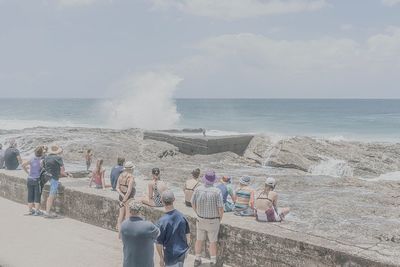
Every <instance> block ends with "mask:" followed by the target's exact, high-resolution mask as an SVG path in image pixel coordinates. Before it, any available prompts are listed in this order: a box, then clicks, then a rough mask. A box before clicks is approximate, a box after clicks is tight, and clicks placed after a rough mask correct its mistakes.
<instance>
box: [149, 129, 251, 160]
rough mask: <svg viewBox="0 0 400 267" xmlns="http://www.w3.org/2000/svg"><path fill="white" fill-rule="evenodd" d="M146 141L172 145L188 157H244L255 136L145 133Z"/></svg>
mask: <svg viewBox="0 0 400 267" xmlns="http://www.w3.org/2000/svg"><path fill="white" fill-rule="evenodd" d="M144 139H152V140H156V141H162V142H167V143H170V144H172V145H174V146H176V147H178V149H179V151H180V152H181V153H184V154H187V155H195V154H202V155H208V154H215V153H220V152H227V151H231V152H233V153H236V154H238V155H243V154H244V152H245V150H246V148H247V146H248V145H249V143H250V141H251V140H252V139H253V136H250V135H240V136H221V137H216V136H210V137H189V136H178V135H173V134H167V133H160V132H145V133H144Z"/></svg>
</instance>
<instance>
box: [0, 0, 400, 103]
mask: <svg viewBox="0 0 400 267" xmlns="http://www.w3.org/2000/svg"><path fill="white" fill-rule="evenodd" d="M399 74H400V0H0V97H29V98H30V97H46V98H54V97H57V98H70V97H73V98H104V97H106V98H118V97H119V96H121V95H122V92H123V90H125V91H126V90H128V91H129V90H130V89H129V88H130V87H129V83H131V82H132V83H134V84H135V81H132V80H134V79H139V80H140V79H141V78H140V77H147V78H148V77H152V78H151V79H152V80H154V83H151V82H150V83H149V82H146V83H144V84H145V86H149V87H154V88H152V90H153V91H154V92H157V90H163V88H164V87H165V86H160V88H159V89H158V87H157V86H158V85H160V84H161V85H162V84H165V83H169V81H171V80H173V81H174V82H173V84H174V86H175V87H174V88H173V89H172V92H171V90H170V91H169V92H168V94H170V93H171V94H172V95H173V96H174V97H179V98H400V86H399V85H400V83H399V81H400V75H399ZM137 77H139V78H137ZM147 78H146V79H147ZM164 80H165V82H164ZM127 83H128V86H126V84H127ZM136 84H137V82H136ZM168 88H169V87H168ZM142 90H143V89H142ZM144 90H146V88H145V89H144Z"/></svg>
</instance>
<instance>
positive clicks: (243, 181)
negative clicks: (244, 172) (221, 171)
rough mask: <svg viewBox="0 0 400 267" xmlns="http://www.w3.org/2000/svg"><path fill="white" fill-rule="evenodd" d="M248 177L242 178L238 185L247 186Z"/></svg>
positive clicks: (248, 182)
mask: <svg viewBox="0 0 400 267" xmlns="http://www.w3.org/2000/svg"><path fill="white" fill-rule="evenodd" d="M250 180H251V179H250V177H249V176H244V177H242V178H240V180H239V183H241V184H243V185H249V184H250Z"/></svg>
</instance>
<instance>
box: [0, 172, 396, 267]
mask: <svg viewBox="0 0 400 267" xmlns="http://www.w3.org/2000/svg"><path fill="white" fill-rule="evenodd" d="M86 190H87V188H86ZM93 190H94V189H93ZM93 192H96V191H93ZM0 196H1V197H4V198H7V199H11V200H13V201H17V202H20V203H25V202H26V196H27V192H26V180H25V178H24V175H19V176H14V175H11V174H10V172H4V171H0ZM181 202H182V201H177V203H176V207H177V208H178V209H179V210H181V211H182V212H184V213H185V215H187V217H188V220H189V223H190V227H191V230H192V234H194V233H195V228H196V227H195V218H194V216H193V215H194V214H193V212H191V211H190V210H189V209H187V208H185V207H184V206H183V204H181ZM56 206H57V207H56V208H57V210H58V212H60V213H61V214H64V215H65V216H68V217H71V218H73V219H76V220H79V221H82V222H86V223H89V224H92V225H96V226H100V227H103V228H106V229H110V230H115V226H116V218H117V214H118V202H117V200H116V199H112V198H110V197H105V196H100V195H97V194H89V193H87V192H83V191H81V190H79V189H76V188H68V187H63V188H62V189H61V190H60V195H59V197H58V200H57V202H56ZM3 212H5V213H4V214H6V213H7V212H6V211H3ZM162 213H163V212H162V209H151V208H147V209H146V211H145V216H146V218H147V219H150V220H152V221H156V220H158V218H159V217H160V216H161V215H162ZM229 216H232V215H230V214H227V215H226V216H225V218H224V221H223V222H224V223H223V225H222V227H221V231H220V243H219V245H220V248H221V249H220V251H219V254H220V256H219V261H220V263H222V262H224V263H226V264H228V265H231V266H240V267H242V266H243V267H260V266H307V267H309V266H345V267H368V266H371V267H372V266H377V267H381V266H398V265H396V264H392V265H391V264H388V263H385V262H383V261H382V262H380V261H377V260H376V259H375V258H374V257H373V256H366V257H361V256H359V255H357V254H361V252H360V251H355V250H354V249H353V248H352V247H346V246H344V245H338V244H336V243H335V242H328V241H327V240H321V239H318V238H315V237H311V236H307V235H302V234H297V235H293V234H292V233H290V234H288V233H286V232H285V231H284V230H280V228H279V225H277V224H275V225H273V224H270V225H271V227H265V226H266V224H260V223H256V222H253V221H254V220H252V221H249V220H247V221H246V220H245V219H249V218H236V219H240V220H242V219H243V222H244V223H243V224H240V223H238V222H234V220H233V219H232V218H233V217H229ZM0 225H1V219H0ZM272 225H273V226H272ZM303 240H304V241H303ZM305 240H306V241H305Z"/></svg>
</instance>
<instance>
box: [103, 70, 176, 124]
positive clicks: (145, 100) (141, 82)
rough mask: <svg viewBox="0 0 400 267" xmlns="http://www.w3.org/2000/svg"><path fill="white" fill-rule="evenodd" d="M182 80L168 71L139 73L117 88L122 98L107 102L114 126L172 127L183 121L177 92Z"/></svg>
mask: <svg viewBox="0 0 400 267" xmlns="http://www.w3.org/2000/svg"><path fill="white" fill-rule="evenodd" d="M181 81H182V79H181V78H180V77H178V76H176V75H174V74H171V73H168V72H159V73H157V72H146V73H141V74H135V75H133V76H131V77H129V78H128V79H126V80H125V81H123V82H122V83H120V84H119V85H118V86H117V88H116V90H117V91H119V92H121V95H120V97H119V98H118V100H115V101H110V102H108V103H106V104H105V107H104V108H105V110H106V111H107V115H106V116H108V126H109V127H110V128H117V129H123V128H143V129H151V130H162V129H172V128H174V127H175V126H176V124H177V123H178V122H179V119H180V114H179V113H178V111H177V108H176V104H175V102H174V99H173V94H174V92H175V91H176V90H177V86H178V84H179V83H180V82H181Z"/></svg>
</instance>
